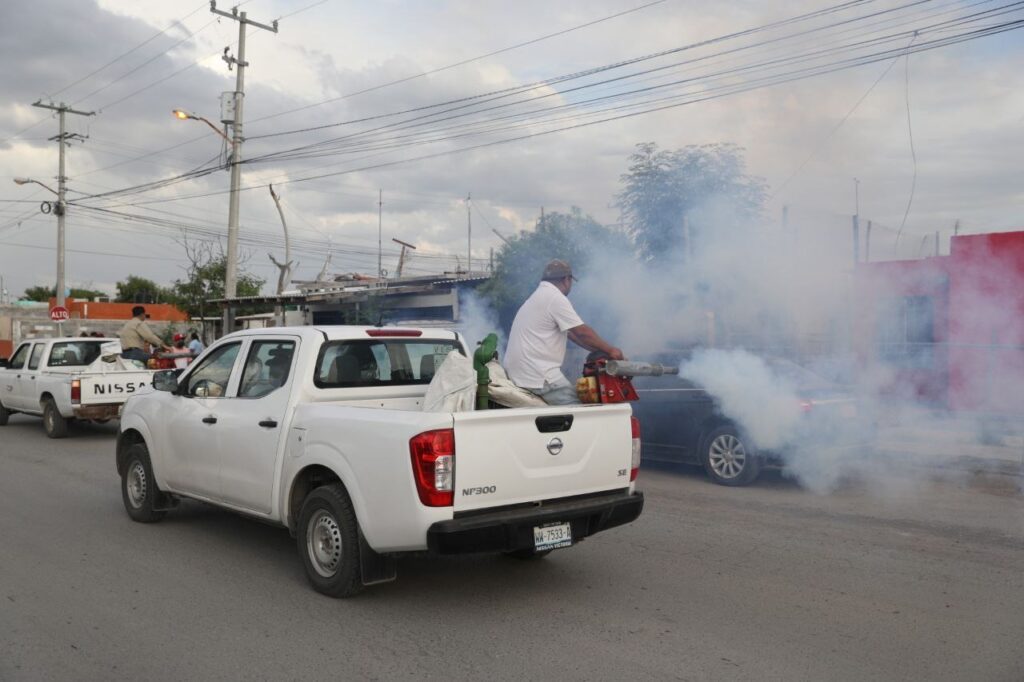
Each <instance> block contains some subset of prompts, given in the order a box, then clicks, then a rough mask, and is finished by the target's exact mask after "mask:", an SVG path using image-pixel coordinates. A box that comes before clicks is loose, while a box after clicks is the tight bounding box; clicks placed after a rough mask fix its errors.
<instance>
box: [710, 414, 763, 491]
mask: <svg viewBox="0 0 1024 682" xmlns="http://www.w3.org/2000/svg"><path fill="white" fill-rule="evenodd" d="M700 461H701V464H703V465H704V471H706V472H707V474H708V477H709V478H710V479H711V480H712V481H714V482H715V483H717V484H718V485H727V486H741V485H749V484H751V483H753V482H754V479H756V478H757V477H758V475H759V474H760V473H761V457H760V455H758V454H757V453H756V452H755V451H754V449H753V448H752V447H750V443H749V441H748V440H747V439H746V438H745V437H743V436H741V435H740V433H739V431H738V430H737V429H736V427H734V426H730V425H725V426H719V427H718V428H716V429H713V430H712V431H711V432H710V433H708V434H707V435H706V436H705V437H704V441H703V442H702V444H701V447H700Z"/></svg>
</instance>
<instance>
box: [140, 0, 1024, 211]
mask: <svg viewBox="0 0 1024 682" xmlns="http://www.w3.org/2000/svg"><path fill="white" fill-rule="evenodd" d="M914 4H919V3H911V5H914ZM1020 4H1021V3H1012V4H1010V5H1004V6H1003V7H1002V8H997V10H1003V13H1004V14H1005V13H1006V11H1007V8H1015V7H1016V6H1018V5H1020ZM907 6H910V5H907ZM997 10H990V11H988V12H982V13H976V14H972V15H968V16H966V17H959V18H957V19H956V20H953V21H946V22H941V23H939V24H934V25H932V26H929V27H926V28H927V29H932V30H934V31H936V32H938V31H940V30H941V31H947V30H950V29H951V28H952V27H956V26H961V25H965V24H967V23H969V22H970V21H977V19H978V18H979V17H986V16H998V14H997ZM1008 11H1015V10H1014V9H1009V10H1008ZM777 23H781V22H777ZM1019 24H1020V22H1019V21H1018V22H1014V21H1008V22H1003V23H1000V24H995V25H989V26H984V27H982V28H980V29H977V30H974V31H963V32H961V33H958V34H953V35H948V36H944V37H940V38H937V39H934V40H932V41H928V42H926V43H921V44H919V45H915V46H912V48H909V49H908V48H906V47H902V46H901V47H899V48H889V49H882V50H880V51H876V52H873V53H868V54H860V55H854V56H852V57H848V58H845V59H842V58H838V59H836V60H834V61H832V62H826V63H824V64H821V65H812V66H808V67H803V68H800V69H795V70H792V71H790V72H783V73H781V74H775V75H771V74H769V75H767V76H764V77H761V78H759V79H756V80H753V81H751V82H749V83H746V84H741V85H738V86H733V85H729V84H726V85H724V86H719V88H718V91H717V92H713V93H711V94H707V93H703V94H701V93H698V94H693V93H687V94H684V95H677V96H673V97H675V98H682V99H683V100H684V101H681V102H678V101H677V102H671V103H670V104H667V105H666V106H650V104H651V102H647V103H638V104H630V105H626V106H621V107H618V109H619V110H626V109H628V108H634V109H636V108H640V107H643V108H642V109H640V110H639V111H633V112H630V113H628V114H623V115H622V116H610V117H606V118H602V119H600V120H597V121H589V122H585V123H580V124H578V125H567V126H562V127H559V128H556V129H554V130H546V131H540V132H535V133H532V134H528V135H523V136H517V137H513V138H508V139H505V140H497V141H492V142H488V143H484V144H481V145H473V146H470V147H466V148H462V149H455V150H448V151H444V152H439V153H436V154H429V155H425V156H418V157H413V158H406V159H400V160H398V161H391V162H387V163H384V164H377V165H370V166H364V167H360V168H350V169H348V170H344V171H340V172H338V173H329V174H322V175H314V176H311V177H304V178H292V179H287V180H284V181H283V182H282V181H276V180H275V182H279V183H280V184H287V183H292V182H306V181H310V180H315V179H320V178H323V177H331V176H336V175H341V174H346V173H352V172H357V171H365V170H370V169H376V168H381V167H388V166H393V165H396V164H398V163H408V162H412V161H418V160H423V159H426V158H434V157H436V156H439V155H445V154H452V153H461V152H465V151H469V150H472V149H479V148H481V147H486V146H492V145H494V144H506V143H509V142H514V141H518V140H521V139H526V138H529V137H535V136H538V135H546V134H551V133H553V132H561V131H563V130H569V129H573V128H578V127H585V126H588V125H594V124H597V123H604V122H608V121H612V120H618V119H620V118H628V117H631V116H635V115H639V114H643V113H650V112H652V111H658V110H663V109H665V108H671V107H672V106H682V105H684V104H690V103H695V102H699V101H707V100H709V99H714V98H716V97H720V96H726V95H729V94H736V93H739V92H745V91H747V90H750V89H754V88H757V87H766V86H768V85H775V84H780V83H785V82H790V81H792V80H797V79H800V78H806V77H810V76H813V75H822V74H826V73H832V72H834V71H837V70H842V69H848V68H853V67H855V66H861V65H864V64H869V63H873V62H876V61H881V60H885V59H893V58H895V57H898V56H901V55H903V54H908V53H909V52H917V51H923V50H925V49H936V48H938V47H944V46H948V45H952V44H955V43H957V42H963V41H965V40H971V39H975V38H979V37H984V36H987V35H995V34H996V33H999V32H1003V31H1006V30H1014V29H1016V28H1019ZM907 33H908V32H899V33H894V34H891V35H888V36H882V37H876V38H873V39H870V40H865V41H860V42H859V43H852V44H848V45H844V46H841V47H842V49H847V50H849V49H851V48H862V47H865V46H872V45H875V46H877V45H879V44H880V43H884V42H886V41H893V40H895V39H902V38H904V37H906V35H907ZM830 54H832V55H838V56H840V57H841V52H840V50H839V49H837V48H833V49H831V50H829V49H826V50H818V51H814V52H811V53H806V54H803V55H797V56H795V57H794V56H790V57H787V58H785V59H781V60H774V61H772V62H767V63H765V62H762V63H755V64H753V65H747V66H744V67H742V68H741V69H732V70H728V71H725V72H719V73H718V74H715V75H717V76H720V77H723V78H724V77H726V76H731V75H734V74H736V73H742V72H743V71H748V72H749V71H751V70H752V69H765V68H766V66H772V65H778V64H785V63H792V64H798V63H799V62H800V61H807V60H808V59H810V58H814V57H818V56H828V55H830ZM694 80H696V79H694V78H691V79H686V82H692V81H694ZM650 90H651V89H650V88H644V89H641V90H640V91H650ZM633 92H636V91H630V92H629V93H617V94H615V95H612V96H608V97H605V98H595V99H594V100H588V101H587V102H593V101H598V100H601V99H612V98H621V97H623V96H625V95H626V94H632V93H633ZM671 99H672V97H669V98H661V100H662V101H663V102H664V101H667V100H671ZM566 106H578V103H574V104H573V105H562V106H560V107H553V108H551V109H562V108H566ZM614 110H615V108H614V107H613V108H611V109H609V110H608V111H614ZM527 113H529V112H527ZM534 113H536V112H534ZM598 113H600V112H598ZM519 115H523V114H517V116H519ZM481 125H489V123H488V122H483V123H481ZM518 127H522V126H521V125H520V126H518ZM505 129H510V128H509V127H506V128H505ZM500 130H501V129H500V128H499V129H497V131H500ZM490 132H495V130H492V131H490ZM364 134H365V131H364ZM458 137H463V135H452V136H447V137H441V138H436V139H433V140H426V142H427V143H436V142H441V141H445V140H451V139H456V138H458ZM402 146H403V147H405V146H408V145H407V144H406V145H402ZM362 149H363V150H364V149H365V147H364V148H362ZM287 151H288V150H286V151H285V152H277V153H273V154H268V155H264V156H263V157H255V158H254V159H253V160H256V161H262V160H265V159H270V158H274V157H275V156H280V155H282V154H284V153H287ZM350 151H351V150H350ZM355 151H360V149H356V150H355ZM318 154H320V152H318ZM305 156H306V157H307V158H311V157H312V156H313V154H306V155H305ZM294 158H301V157H299V156H296V157H294ZM260 186H261V187H262V186H263V185H260ZM243 189H248V188H243ZM220 193H221V192H213V193H209V194H199V195H191V196H185V197H176V198H174V199H164V200H156V201H155V202H141V203H159V202H161V201H168V200H178V199H184V198H197V197H201V196H212V195H215V194H220Z"/></svg>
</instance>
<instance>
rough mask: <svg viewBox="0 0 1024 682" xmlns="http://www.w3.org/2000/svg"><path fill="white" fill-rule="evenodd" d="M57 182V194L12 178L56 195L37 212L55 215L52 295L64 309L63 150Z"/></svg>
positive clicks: (20, 179)
mask: <svg viewBox="0 0 1024 682" xmlns="http://www.w3.org/2000/svg"><path fill="white" fill-rule="evenodd" d="M58 180H59V181H60V185H59V187H60V189H61V191H59V192H58V191H57V190H55V189H53V188H52V187H50V186H48V185H46V184H45V183H42V182H39V181H38V180H33V179H32V178H14V184H16V185H28V184H34V185H39V186H40V187H42V188H43V189H46V190H48V191H50V192H52V193H54V194H56V195H57V201H56V203H54V202H52V201H44V202H43V203H42V204H41V205H40V207H39V210H41V211H42V212H43V213H50V212H51V211H52V212H53V213H56V214H57V290H56V291H55V292H54V293H55V294H56V299H57V305H58V306H59V307H61V308H63V307H64V213H65V212H66V211H65V208H66V206H67V204H65V203H64V193H63V190H64V155H63V149H62V151H61V168H60V177H59V178H58ZM58 329H59V326H58Z"/></svg>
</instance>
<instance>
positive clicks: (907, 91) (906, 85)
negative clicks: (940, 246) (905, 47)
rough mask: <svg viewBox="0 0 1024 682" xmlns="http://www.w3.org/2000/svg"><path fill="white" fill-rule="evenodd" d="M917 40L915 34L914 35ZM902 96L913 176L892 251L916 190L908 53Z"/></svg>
mask: <svg viewBox="0 0 1024 682" xmlns="http://www.w3.org/2000/svg"><path fill="white" fill-rule="evenodd" d="M914 38H917V34H914ZM903 67H904V68H903V94H904V99H905V101H906V103H907V136H908V137H909V138H910V156H911V158H912V159H913V160H914V175H913V177H912V178H911V180H910V196H908V197H907V208H906V210H904V211H903V220H902V221H900V229H899V230H898V231H897V232H896V243H895V244H894V245H893V249H895V248H896V247H898V246H899V243H900V235H902V234H903V228H904V227H906V225H907V216H909V215H910V207H911V205H913V203H914V190H915V189H917V152H916V151H914V128H913V127H912V126H911V124H910V53H909V52H908V53H907V57H906V61H905V62H904V64H903Z"/></svg>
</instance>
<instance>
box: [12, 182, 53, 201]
mask: <svg viewBox="0 0 1024 682" xmlns="http://www.w3.org/2000/svg"><path fill="white" fill-rule="evenodd" d="M14 184H16V185H28V184H36V185H39V186H40V187H42V188H43V189H48V190H50V191H51V192H53V193H54V194H56V195H57V196H58V197H59V196H60V192H58V191H57V190H55V189H53V188H52V187H50V186H48V185H44V184H43V183H41V182H39V181H38V180H33V179H32V178H14Z"/></svg>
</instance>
